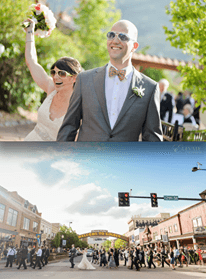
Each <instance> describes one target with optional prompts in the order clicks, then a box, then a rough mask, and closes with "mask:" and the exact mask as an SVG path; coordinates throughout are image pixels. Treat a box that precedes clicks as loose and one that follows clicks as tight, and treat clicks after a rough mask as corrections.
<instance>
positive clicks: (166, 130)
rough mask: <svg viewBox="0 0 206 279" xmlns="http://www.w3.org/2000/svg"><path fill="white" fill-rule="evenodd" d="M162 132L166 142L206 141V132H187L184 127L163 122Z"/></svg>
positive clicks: (176, 123)
mask: <svg viewBox="0 0 206 279" xmlns="http://www.w3.org/2000/svg"><path fill="white" fill-rule="evenodd" d="M162 131H163V139H164V141H206V130H195V131H185V128H184V127H183V126H179V125H178V122H177V121H176V122H175V125H173V124H170V123H167V122H164V121H162Z"/></svg>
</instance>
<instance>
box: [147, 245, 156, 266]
mask: <svg viewBox="0 0 206 279" xmlns="http://www.w3.org/2000/svg"><path fill="white" fill-rule="evenodd" d="M151 265H153V266H154V268H156V265H155V264H154V262H153V251H152V249H151V248H150V249H149V259H148V268H151Z"/></svg>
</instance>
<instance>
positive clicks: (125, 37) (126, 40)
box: [107, 31, 134, 42]
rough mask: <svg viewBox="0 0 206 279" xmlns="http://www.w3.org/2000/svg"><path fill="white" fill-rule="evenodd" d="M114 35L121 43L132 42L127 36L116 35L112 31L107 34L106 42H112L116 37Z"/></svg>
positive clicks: (122, 34)
mask: <svg viewBox="0 0 206 279" xmlns="http://www.w3.org/2000/svg"><path fill="white" fill-rule="evenodd" d="M116 35H117V37H118V39H119V40H120V41H122V42H129V41H130V40H131V41H134V40H133V39H131V38H130V37H129V36H128V35H127V34H124V33H116V32H113V31H110V32H108V33H107V40H109V41H112V40H113V39H114V38H115V37H116Z"/></svg>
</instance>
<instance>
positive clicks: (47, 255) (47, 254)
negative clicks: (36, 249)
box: [44, 246, 50, 265]
mask: <svg viewBox="0 0 206 279" xmlns="http://www.w3.org/2000/svg"><path fill="white" fill-rule="evenodd" d="M49 256H50V252H49V248H48V246H46V247H45V254H44V262H45V265H47V264H48V258H49Z"/></svg>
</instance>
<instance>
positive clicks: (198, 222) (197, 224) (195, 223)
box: [192, 217, 202, 228]
mask: <svg viewBox="0 0 206 279" xmlns="http://www.w3.org/2000/svg"><path fill="white" fill-rule="evenodd" d="M192 221H193V227H194V228H197V227H202V219H201V217H198V218H196V219H193V220H192Z"/></svg>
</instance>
